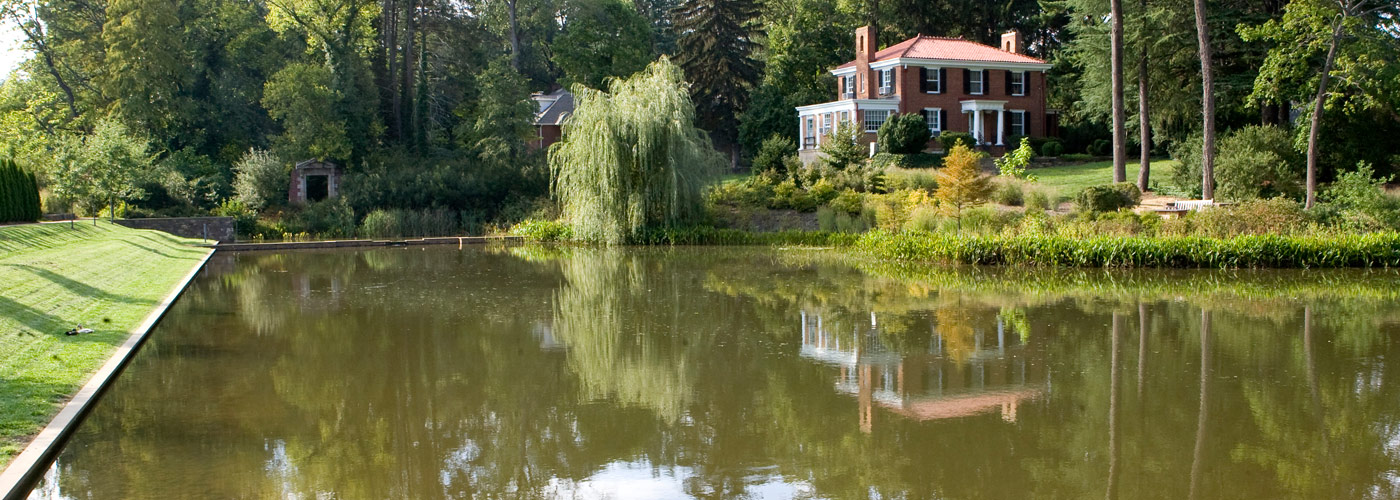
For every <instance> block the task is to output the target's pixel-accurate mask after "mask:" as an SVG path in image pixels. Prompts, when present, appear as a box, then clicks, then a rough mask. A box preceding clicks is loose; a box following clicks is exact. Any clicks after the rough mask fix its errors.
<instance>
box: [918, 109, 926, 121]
mask: <svg viewBox="0 0 1400 500" xmlns="http://www.w3.org/2000/svg"><path fill="white" fill-rule="evenodd" d="M919 116H922V117H924V123H928V110H927V109H921V110H919Z"/></svg>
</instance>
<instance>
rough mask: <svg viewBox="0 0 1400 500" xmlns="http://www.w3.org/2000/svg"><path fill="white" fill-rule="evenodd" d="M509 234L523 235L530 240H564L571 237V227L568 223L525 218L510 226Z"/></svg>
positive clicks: (572, 234) (572, 235)
mask: <svg viewBox="0 0 1400 500" xmlns="http://www.w3.org/2000/svg"><path fill="white" fill-rule="evenodd" d="M510 234H512V235H515V236H524V237H525V239H528V240H530V241H542V242H547V241H566V240H570V239H573V237H574V233H573V229H572V228H570V227H569V225H568V224H565V223H563V222H558V221H551V220H540V219H527V220H524V221H521V222H520V223H519V224H516V225H515V226H512V227H511V228H510Z"/></svg>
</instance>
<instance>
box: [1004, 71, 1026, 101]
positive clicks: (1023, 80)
mask: <svg viewBox="0 0 1400 500" xmlns="http://www.w3.org/2000/svg"><path fill="white" fill-rule="evenodd" d="M1008 73H1009V74H1010V75H1011V76H1010V77H1008V78H1010V79H1012V80H1014V77H1015V76H1016V75H1021V91H1020V92H1016V91H1014V90H1012V89H1013V88H1015V87H1016V82H1015V81H1012V82H1011V88H1008V89H1006V90H1007V91H1008V92H1010V93H1011V95H1012V96H1014V97H1025V96H1026V94H1028V93H1029V92H1027V91H1028V90H1030V88H1031V75H1030V74H1029V73H1026V72H1024V71H1008Z"/></svg>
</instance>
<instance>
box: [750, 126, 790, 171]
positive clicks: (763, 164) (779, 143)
mask: <svg viewBox="0 0 1400 500" xmlns="http://www.w3.org/2000/svg"><path fill="white" fill-rule="evenodd" d="M796 154H797V143H796V142H793V140H792V139H791V138H788V137H784V136H782V135H779V134H773V136H772V137H769V138H767V139H764V140H763V144H762V145H760V146H759V148H758V153H757V154H754V156H753V165H752V167H753V168H752V170H753V172H754V173H756V174H757V173H762V174H764V175H767V176H770V177H772V178H775V179H783V178H787V176H788V163H787V158H788V157H789V156H794V155H796Z"/></svg>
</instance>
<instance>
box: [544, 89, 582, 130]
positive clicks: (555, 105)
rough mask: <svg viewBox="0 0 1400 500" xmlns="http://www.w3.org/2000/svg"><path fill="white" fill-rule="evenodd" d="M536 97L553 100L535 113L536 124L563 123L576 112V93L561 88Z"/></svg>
mask: <svg viewBox="0 0 1400 500" xmlns="http://www.w3.org/2000/svg"><path fill="white" fill-rule="evenodd" d="M536 98H537V99H540V100H553V102H551V103H550V104H549V106H548V107H546V108H544V109H543V110H541V111H540V112H539V113H535V125H563V124H564V119H565V118H568V117H569V115H570V114H572V113H573V112H574V95H573V94H571V93H569V91H567V90H564V89H559V90H556V91H554V92H550V93H549V94H545V95H543V96H539V97H536Z"/></svg>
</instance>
